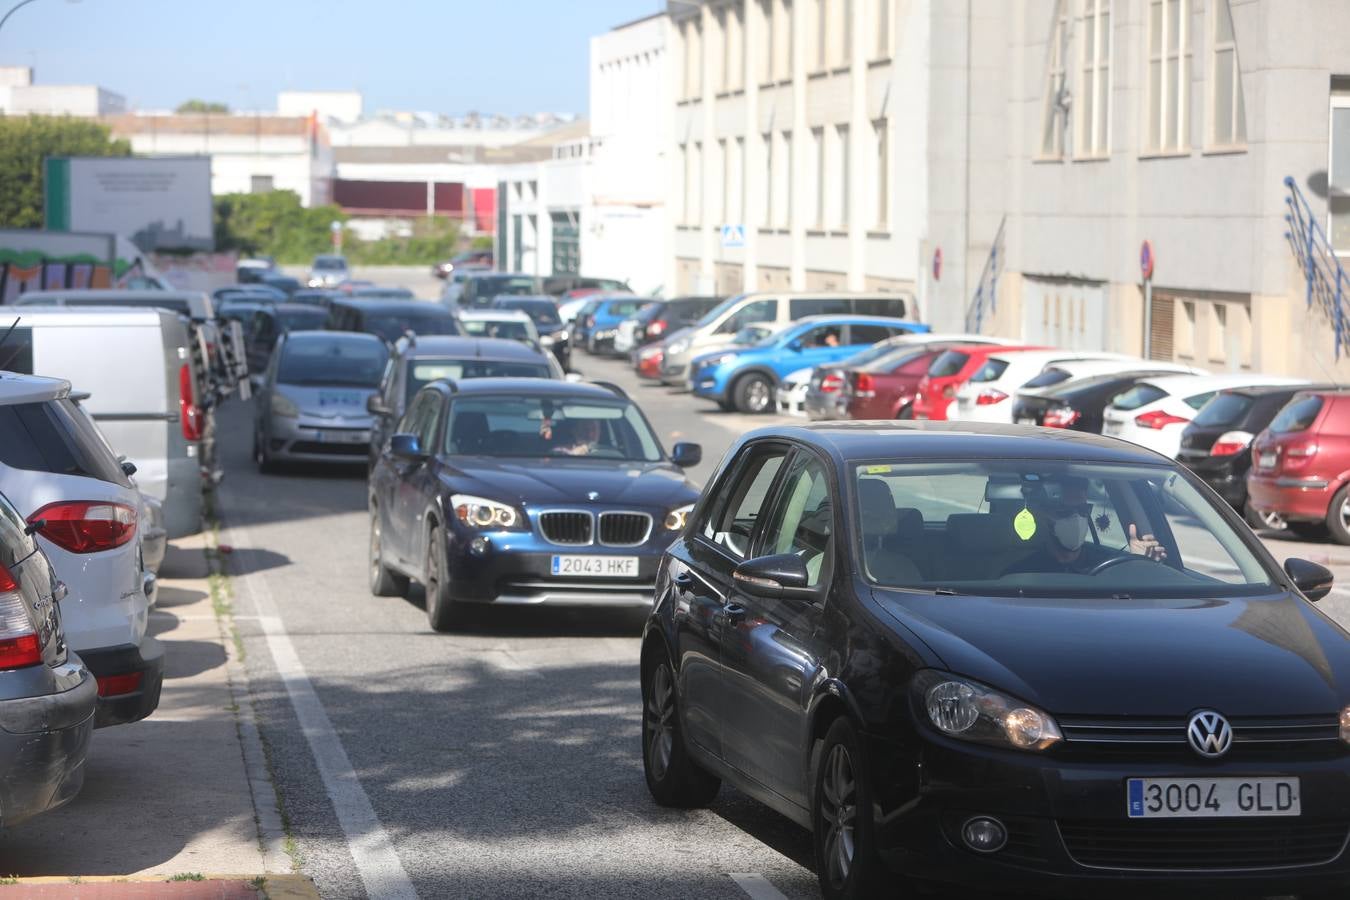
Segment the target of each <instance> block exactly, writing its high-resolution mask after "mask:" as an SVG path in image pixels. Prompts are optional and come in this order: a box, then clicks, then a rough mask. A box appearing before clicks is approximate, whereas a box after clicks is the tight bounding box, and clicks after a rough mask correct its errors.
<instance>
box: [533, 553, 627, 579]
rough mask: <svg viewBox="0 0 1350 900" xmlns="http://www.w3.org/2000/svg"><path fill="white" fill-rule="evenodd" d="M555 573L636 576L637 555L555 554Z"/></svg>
mask: <svg viewBox="0 0 1350 900" xmlns="http://www.w3.org/2000/svg"><path fill="white" fill-rule="evenodd" d="M552 571H553V574H554V575H563V576H580V577H583V578H636V577H637V575H638V559H637V557H636V556H555V557H553V569H552Z"/></svg>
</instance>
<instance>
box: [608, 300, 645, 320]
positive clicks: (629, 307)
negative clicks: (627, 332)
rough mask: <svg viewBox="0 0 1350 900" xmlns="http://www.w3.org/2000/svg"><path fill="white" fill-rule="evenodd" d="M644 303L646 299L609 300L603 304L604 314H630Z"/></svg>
mask: <svg viewBox="0 0 1350 900" xmlns="http://www.w3.org/2000/svg"><path fill="white" fill-rule="evenodd" d="M646 305H647V304H646V301H643V300H611V301H610V302H609V303H607V304H605V315H609V316H631V315H632V314H633V313H635V312H637V311H638V310H639V309H642V307H644V306H646Z"/></svg>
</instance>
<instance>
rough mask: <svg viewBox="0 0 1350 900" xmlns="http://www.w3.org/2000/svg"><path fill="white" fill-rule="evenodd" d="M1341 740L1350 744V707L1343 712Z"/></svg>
mask: <svg viewBox="0 0 1350 900" xmlns="http://www.w3.org/2000/svg"><path fill="white" fill-rule="evenodd" d="M1341 740H1342V741H1343V742H1345V743H1347V744H1350V706H1347V707H1346V708H1345V709H1343V710H1341Z"/></svg>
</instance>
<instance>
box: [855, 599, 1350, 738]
mask: <svg viewBox="0 0 1350 900" xmlns="http://www.w3.org/2000/svg"><path fill="white" fill-rule="evenodd" d="M875 597H876V599H877V601H878V602H879V603H880V605H881V606H882V607H883V608H884V609H885V610H886V611H887V612H888V613H890V614H891V615H892V616H893V617H894V618H895V619H897V620H899V621H900V622H901V623H902V624H904V625H905V626H906V627H907V628H908V629H909V630H910V631H912V632H913V633H914V634H916V635H917V636H918V637H919V638H920V639H922V640H923V642H924V643H925V644H927V645H928V647H929V648H930V649H931V650H932V651H933V652H934V653H935V654H936V655H937V656H938V657H939V658H940V661H939V662H938V665H940V666H942V667H944V668H945V669H947V670H948V671H951V672H954V673H957V674H961V675H965V676H967V677H970V678H974V679H976V680H978V681H981V682H984V683H985V684H988V685H989V686H991V687H995V688H998V689H1001V690H1004V691H1008V692H1009V693H1012V694H1014V695H1016V696H1018V697H1020V698H1022V699H1024V700H1027V701H1029V702H1031V703H1035V704H1036V705H1038V706H1040V707H1042V708H1043V709H1045V710H1046V711H1048V712H1050V713H1052V714H1063V715H1098V716H1110V715H1138V716H1184V715H1188V714H1190V713H1191V712H1193V711H1194V710H1196V709H1198V708H1201V707H1208V708H1213V709H1217V710H1219V711H1220V712H1223V713H1225V714H1228V715H1243V716H1248V715H1250V716H1267V715H1268V716H1276V715H1296V714H1306V715H1316V714H1326V713H1328V712H1334V711H1336V710H1339V709H1341V708H1342V707H1343V706H1345V705H1346V703H1347V702H1350V636H1347V635H1346V633H1345V632H1344V631H1342V630H1341V629H1340V628H1339V627H1337V626H1336V625H1335V624H1334V623H1332V622H1331V621H1330V620H1329V619H1327V618H1326V617H1325V616H1323V615H1322V614H1321V613H1319V612H1318V611H1317V610H1315V609H1313V608H1312V606H1311V605H1310V604H1308V603H1307V602H1306V601H1304V600H1302V599H1301V598H1298V597H1295V596H1293V595H1290V594H1277V595H1273V596H1272V595H1267V596H1266V597H1262V598H1249V599H1243V598H1235V599H1221V600H1215V599H1206V600H1145V599H1133V600H1127V599H1121V600H1110V599H1101V600H1098V599H1094V600H1037V599H1032V598H1012V597H971V596H941V595H932V594H903V593H900V592H889V591H883V590H877V591H876V592H875Z"/></svg>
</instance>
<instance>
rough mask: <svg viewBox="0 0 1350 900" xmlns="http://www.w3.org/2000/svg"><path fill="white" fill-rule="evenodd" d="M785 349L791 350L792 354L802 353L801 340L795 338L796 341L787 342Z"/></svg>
mask: <svg viewBox="0 0 1350 900" xmlns="http://www.w3.org/2000/svg"><path fill="white" fill-rule="evenodd" d="M787 348H788V349H789V350H791V351H792V352H793V353H801V352H802V339H801V338H797V339H796V340H794V341H791V342H789V343H788V345H787Z"/></svg>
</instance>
